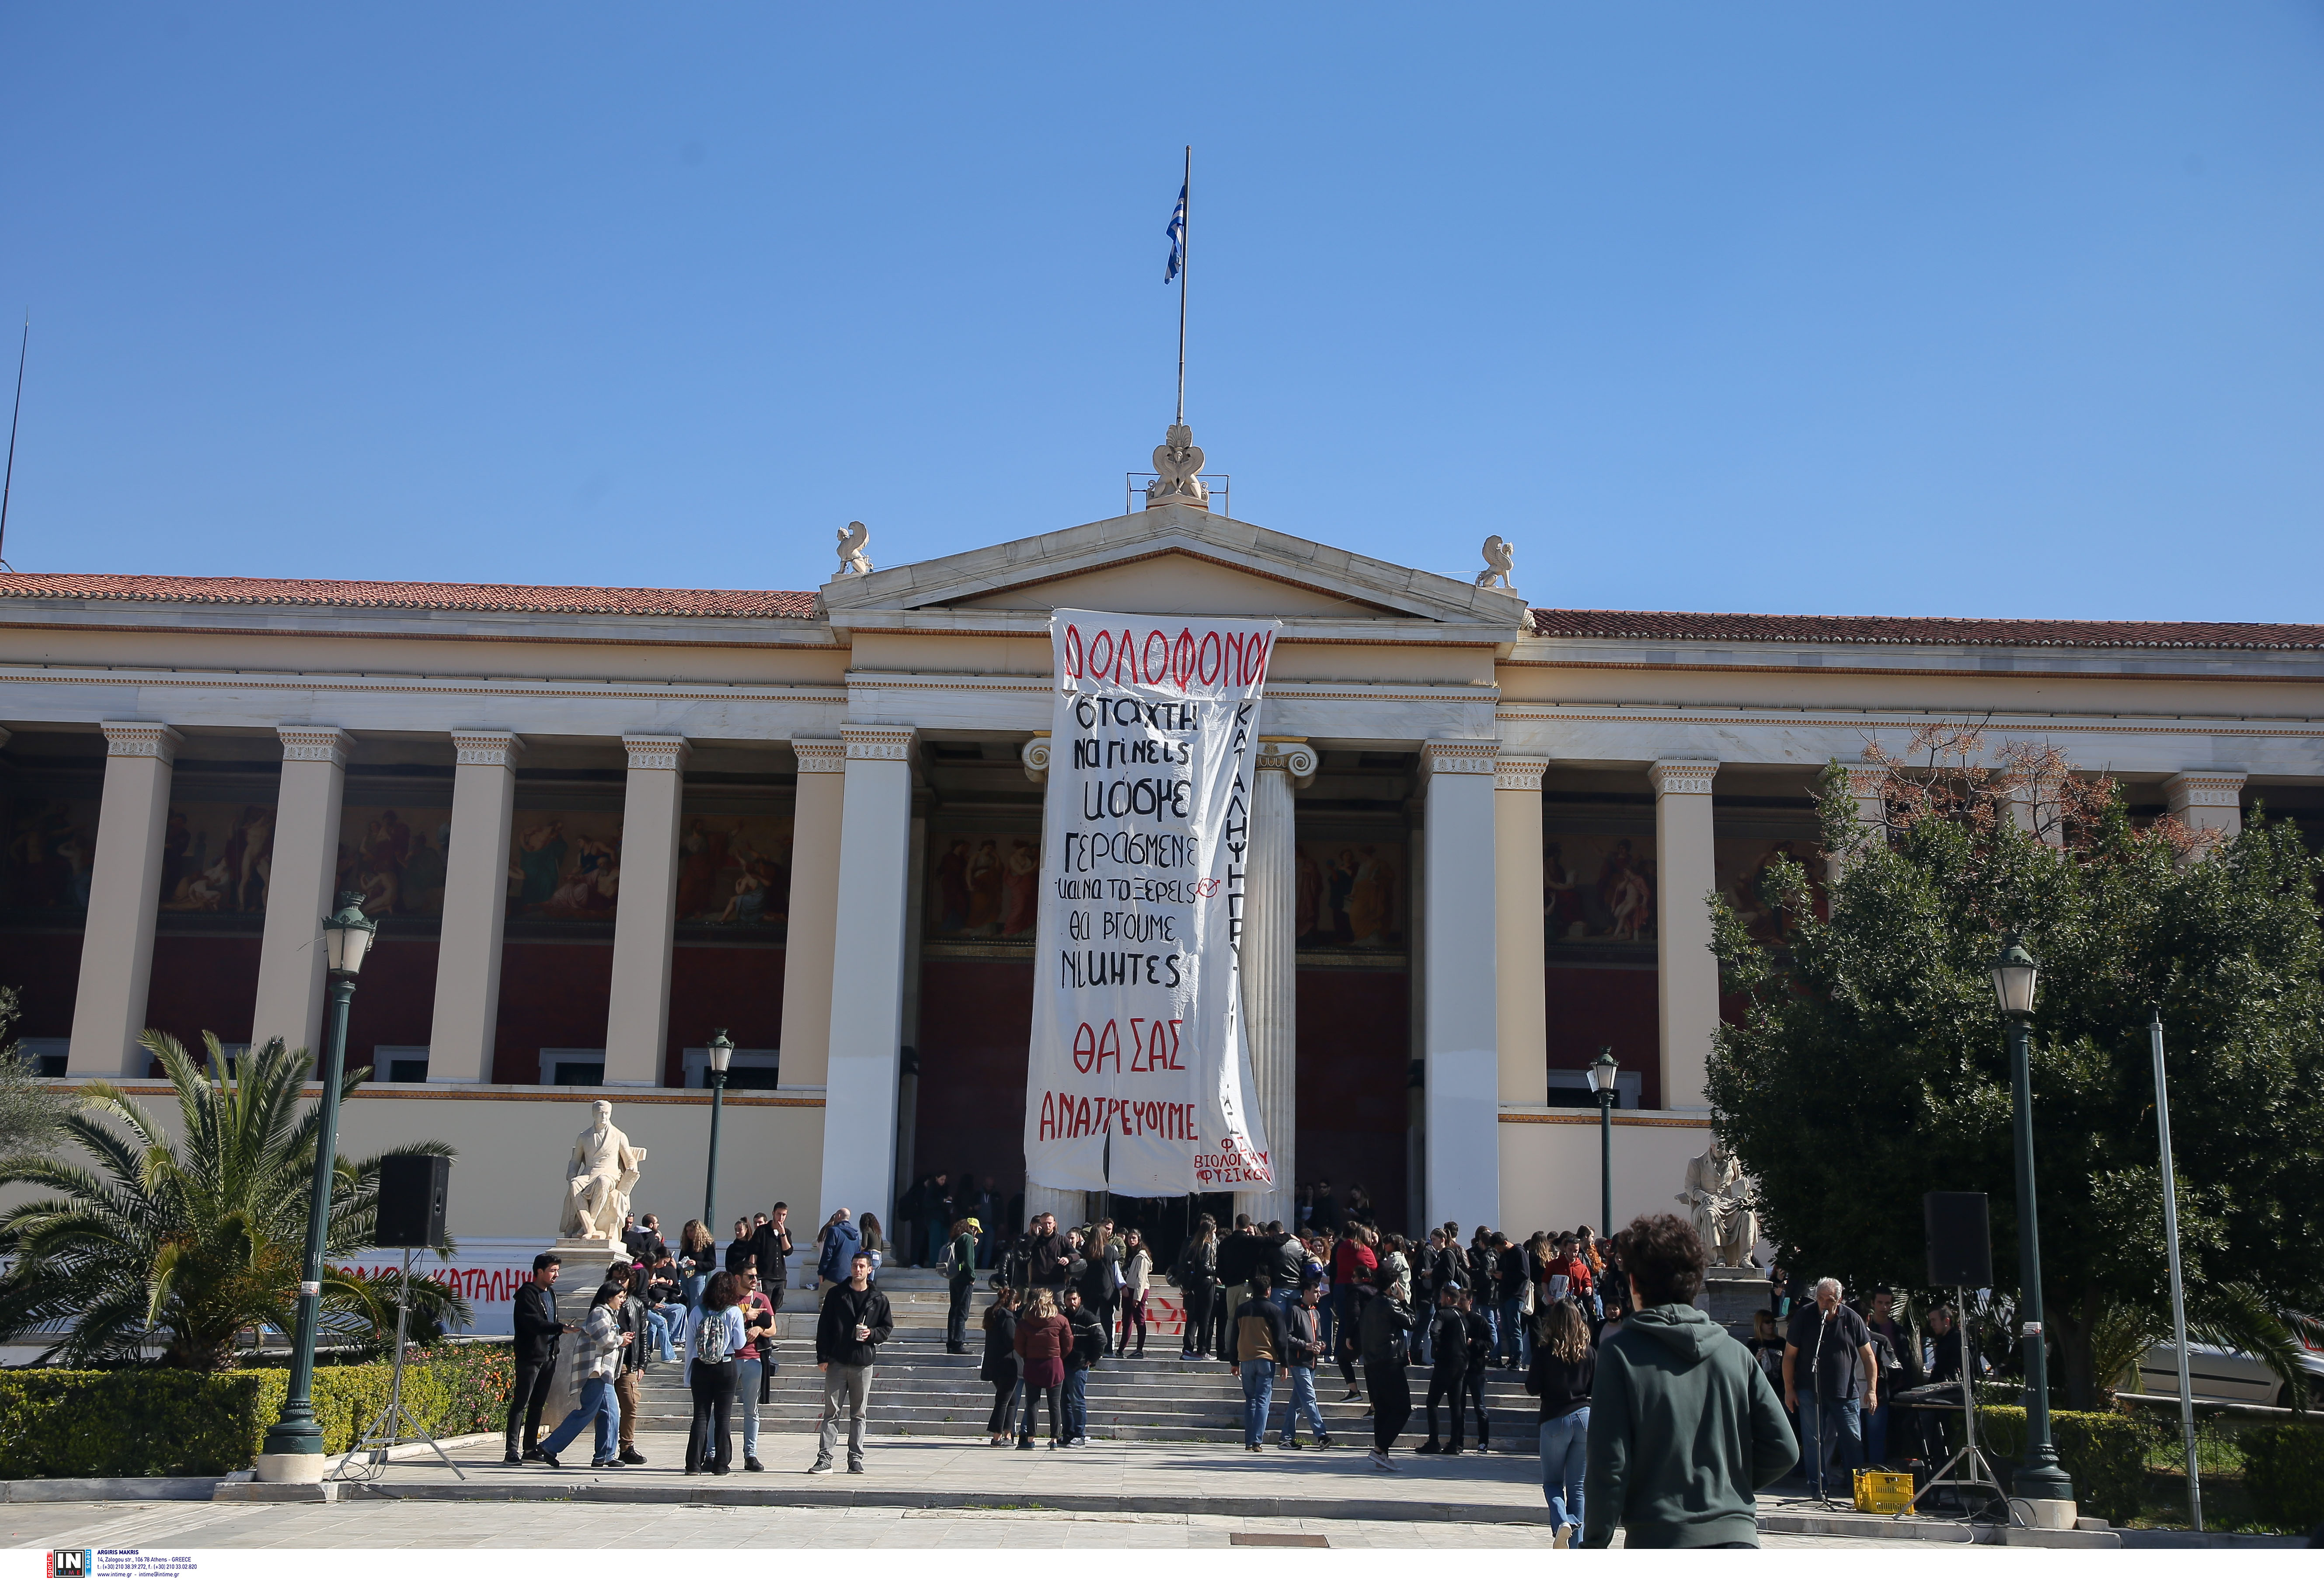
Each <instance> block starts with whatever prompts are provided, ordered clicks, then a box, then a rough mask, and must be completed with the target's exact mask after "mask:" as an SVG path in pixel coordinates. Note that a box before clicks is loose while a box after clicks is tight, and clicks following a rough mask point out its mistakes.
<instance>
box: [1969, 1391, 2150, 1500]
mask: <svg viewBox="0 0 2324 1580" xmlns="http://www.w3.org/2000/svg"><path fill="white" fill-rule="evenodd" d="M1977 1435H1978V1440H1979V1442H1980V1443H1982V1444H1983V1445H1984V1446H1985V1447H1988V1448H1989V1449H1991V1450H1992V1452H1993V1453H1994V1455H1995V1456H1997V1457H1998V1458H2003V1459H2007V1460H2011V1461H2013V1462H2015V1461H2021V1460H2023V1459H2024V1455H2025V1411H2024V1409H2022V1408H2020V1407H2017V1406H2007V1407H2001V1406H1995V1405H1987V1406H1985V1407H1984V1408H1982V1409H1980V1410H1978V1412H1977ZM2146 1436H2147V1433H2146V1428H2144V1427H2142V1426H2141V1425H2139V1423H2138V1422H2136V1421H2135V1420H2133V1419H2131V1418H2130V1417H2128V1416H2125V1415H2114V1414H2110V1413H2107V1412H2105V1411H2099V1410H2052V1411H2051V1412H2050V1441H2051V1443H2052V1446H2053V1447H2056V1449H2057V1450H2058V1463H2059V1464H2060V1465H2062V1466H2064V1467H2065V1472H2066V1474H2068V1475H2070V1476H2071V1477H2072V1478H2073V1481H2074V1504H2075V1507H2076V1508H2078V1509H2080V1511H2082V1512H2084V1513H2086V1514H2094V1515H2096V1516H2098V1518H2099V1519H2101V1520H2107V1521H2108V1522H2109V1523H2112V1524H2115V1525H2127V1524H2129V1523H2130V1522H2131V1520H2133V1519H2135V1517H2136V1516H2137V1514H2138V1511H2139V1507H2140V1503H2141V1500H2142V1498H2143V1496H2144V1493H2145V1491H2146Z"/></svg>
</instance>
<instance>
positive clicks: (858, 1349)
mask: <svg viewBox="0 0 2324 1580" xmlns="http://www.w3.org/2000/svg"><path fill="white" fill-rule="evenodd" d="M863 1217H864V1221H865V1223H866V1225H867V1226H871V1223H872V1219H871V1214H870V1213H865V1214H864V1215H863ZM874 1254H875V1253H873V1252H871V1251H866V1250H863V1249H862V1248H861V1247H859V1248H858V1249H857V1250H856V1253H855V1254H854V1256H853V1258H852V1259H851V1260H850V1261H849V1263H848V1273H847V1281H846V1282H845V1283H840V1284H834V1285H833V1286H832V1287H831V1291H830V1292H829V1293H827V1294H825V1296H824V1298H823V1312H822V1315H821V1316H820V1317H819V1318H817V1319H816V1325H815V1364H816V1369H817V1370H819V1371H821V1372H822V1373H823V1431H822V1434H821V1435H820V1436H819V1437H818V1438H816V1446H815V1463H814V1464H813V1465H809V1466H807V1474H809V1475H829V1474H831V1451H832V1448H833V1447H835V1445H836V1444H837V1442H838V1440H839V1411H840V1408H841V1404H842V1401H844V1402H845V1405H846V1409H847V1473H848V1474H850V1475H862V1474H863V1422H864V1418H865V1417H866V1415H868V1414H869V1412H870V1410H871V1369H872V1363H873V1362H874V1361H876V1360H877V1359H878V1358H879V1354H880V1346H881V1345H883V1344H885V1343H887V1342H888V1336H889V1335H890V1333H893V1332H894V1331H895V1330H896V1319H895V1318H894V1317H892V1316H890V1314H889V1310H888V1297H887V1296H885V1295H883V1294H881V1292H880V1291H878V1290H876V1289H874V1288H872V1287H871V1258H872V1256H873V1255H874Z"/></svg>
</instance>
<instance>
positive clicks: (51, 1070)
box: [16, 1037, 72, 1075]
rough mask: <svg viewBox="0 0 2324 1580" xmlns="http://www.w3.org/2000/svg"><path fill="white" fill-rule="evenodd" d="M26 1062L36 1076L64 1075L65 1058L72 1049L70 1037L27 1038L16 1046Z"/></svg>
mask: <svg viewBox="0 0 2324 1580" xmlns="http://www.w3.org/2000/svg"><path fill="white" fill-rule="evenodd" d="M16 1047H17V1050H18V1052H19V1054H20V1056H21V1057H22V1058H23V1061H24V1062H25V1063H27V1064H29V1065H31V1066H32V1073H33V1074H34V1075H62V1074H63V1073H64V1072H65V1058H66V1055H67V1054H68V1053H69V1052H71V1049H72V1039H71V1038H70V1037H26V1038H24V1039H23V1041H22V1042H20V1043H17V1044H16Z"/></svg>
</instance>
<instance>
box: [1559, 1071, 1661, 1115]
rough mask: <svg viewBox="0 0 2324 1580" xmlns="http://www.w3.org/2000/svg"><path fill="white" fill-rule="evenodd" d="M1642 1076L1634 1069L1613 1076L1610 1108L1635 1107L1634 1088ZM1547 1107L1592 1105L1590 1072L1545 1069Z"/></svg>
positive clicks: (1595, 1097) (1594, 1102)
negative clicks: (1547, 1077)
mask: <svg viewBox="0 0 2324 1580" xmlns="http://www.w3.org/2000/svg"><path fill="white" fill-rule="evenodd" d="M1642 1079H1644V1078H1643V1077H1642V1076H1640V1074H1639V1073H1638V1072H1637V1070H1623V1071H1621V1072H1620V1073H1618V1075H1616V1076H1615V1077H1614V1107H1617V1108H1635V1107H1637V1106H1638V1088H1639V1083H1640V1082H1641V1080H1642ZM1547 1101H1548V1103H1549V1106H1550V1107H1553V1108H1594V1107H1597V1106H1598V1094H1597V1093H1596V1092H1593V1091H1591V1089H1590V1072H1589V1071H1588V1070H1551V1071H1550V1072H1549V1097H1548V1098H1547Z"/></svg>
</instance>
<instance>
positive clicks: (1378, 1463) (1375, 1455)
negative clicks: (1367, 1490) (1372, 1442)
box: [1369, 1448, 1396, 1470]
mask: <svg viewBox="0 0 2324 1580" xmlns="http://www.w3.org/2000/svg"><path fill="white" fill-rule="evenodd" d="M1369 1457H1370V1459H1371V1462H1372V1468H1373V1469H1374V1470H1394V1469H1395V1468H1396V1461H1395V1460H1393V1459H1390V1458H1389V1457H1388V1455H1387V1453H1386V1452H1385V1451H1383V1450H1381V1449H1379V1448H1375V1449H1373V1450H1372V1451H1371V1454H1370V1456H1369Z"/></svg>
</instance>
